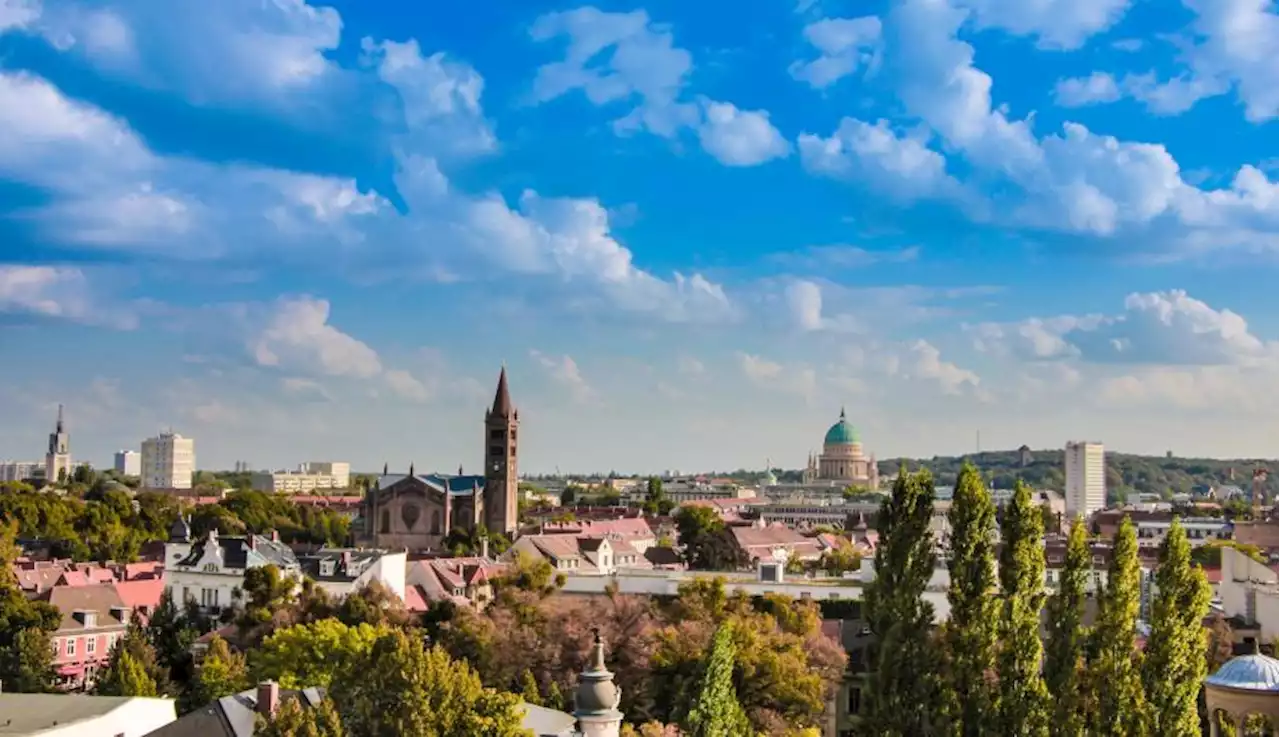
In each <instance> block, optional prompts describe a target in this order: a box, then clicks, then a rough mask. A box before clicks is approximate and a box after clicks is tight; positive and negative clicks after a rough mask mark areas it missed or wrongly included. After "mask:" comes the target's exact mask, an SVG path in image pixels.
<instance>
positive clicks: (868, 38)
mask: <svg viewBox="0 0 1280 737" xmlns="http://www.w3.org/2000/svg"><path fill="white" fill-rule="evenodd" d="M804 37H805V40H806V41H808V42H809V45H810V46H812V47H813V48H814V49H816V50H817V52H818V58H816V59H812V60H810V61H803V62H802V61H796V62H794V63H792V64H791V67H790V69H789V71H790V72H791V76H792V77H794V78H795V79H798V80H800V81H802V82H806V83H807V84H808V85H809V86H810V87H813V88H814V89H825V88H827V87H830V86H831V85H833V84H835V83H836V82H838V81H840V80H841V79H843V78H845V77H847V76H849V75H850V74H853V73H854V72H856V71H858V69H859V68H861V67H866V66H870V65H873V64H874V63H875V60H876V55H877V51H878V49H879V43H880V19H879V18H877V17H875V16H873V15H868V16H863V17H861V18H823V19H821V20H817V21H814V22H813V23H810V24H809V25H807V26H805V28H804Z"/></svg>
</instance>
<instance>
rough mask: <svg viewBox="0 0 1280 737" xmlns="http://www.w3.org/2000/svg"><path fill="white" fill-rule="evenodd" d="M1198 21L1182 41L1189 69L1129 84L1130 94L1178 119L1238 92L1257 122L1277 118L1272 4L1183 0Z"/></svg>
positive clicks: (1279, 51)
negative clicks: (1197, 106) (1202, 104)
mask: <svg viewBox="0 0 1280 737" xmlns="http://www.w3.org/2000/svg"><path fill="white" fill-rule="evenodd" d="M1182 4H1183V5H1184V6H1185V7H1186V8H1187V10H1190V11H1191V12H1192V13H1193V14H1195V19H1194V20H1193V21H1192V22H1191V24H1190V26H1189V27H1188V28H1187V29H1186V31H1185V32H1184V33H1183V35H1182V36H1181V37H1179V38H1178V39H1176V42H1177V45H1178V46H1179V48H1180V49H1181V51H1182V54H1181V57H1182V58H1181V61H1182V64H1183V69H1182V71H1180V72H1179V73H1178V74H1177V75H1176V76H1174V77H1171V78H1169V79H1165V80H1160V79H1158V78H1157V77H1156V75H1155V74H1154V73H1148V74H1145V75H1136V76H1134V77H1132V78H1131V79H1130V80H1128V83H1127V84H1126V88H1127V91H1128V92H1130V94H1132V95H1133V96H1134V97H1135V98H1137V99H1138V100H1140V101H1142V102H1143V103H1145V104H1146V105H1147V107H1148V108H1149V109H1150V110H1151V111H1152V112H1155V113H1158V114H1163V115H1176V114H1179V113H1182V112H1185V111H1187V110H1190V109H1191V108H1192V107H1193V106H1194V105H1195V104H1196V103H1197V102H1199V101H1200V100H1203V99H1205V98H1209V97H1216V96H1218V95H1224V94H1227V93H1228V92H1231V91H1232V90H1234V91H1235V93H1236V98H1237V99H1238V100H1239V101H1240V103H1241V104H1242V105H1243V106H1244V111H1245V117H1246V118H1247V119H1248V120H1250V121H1253V122H1255V123H1261V122H1263V121H1267V120H1271V119H1273V118H1275V117H1276V112H1277V106H1278V105H1280V71H1278V70H1277V65H1276V57H1277V55H1280V16H1278V15H1277V11H1276V6H1275V3H1274V2H1271V0H1183V2H1182Z"/></svg>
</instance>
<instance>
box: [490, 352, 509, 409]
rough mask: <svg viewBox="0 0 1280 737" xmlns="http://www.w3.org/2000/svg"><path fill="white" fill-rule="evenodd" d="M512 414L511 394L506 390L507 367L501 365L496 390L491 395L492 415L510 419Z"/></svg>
mask: <svg viewBox="0 0 1280 737" xmlns="http://www.w3.org/2000/svg"><path fill="white" fill-rule="evenodd" d="M511 413H512V407H511V393H510V391H508V390H507V365H506V364H505V363H504V364H503V365H502V373H500V374H498V390H497V391H496V392H494V395H493V410H492V414H494V415H496V416H498V417H510V416H511Z"/></svg>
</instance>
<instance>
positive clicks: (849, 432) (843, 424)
mask: <svg viewBox="0 0 1280 737" xmlns="http://www.w3.org/2000/svg"><path fill="white" fill-rule="evenodd" d="M860 442H862V438H860V437H859V436H858V430H857V428H855V427H854V426H853V425H850V424H849V421H848V420H846V419H845V418H844V410H843V409H842V410H840V421H839V422H837V423H836V424H834V425H832V426H831V429H830V430H827V436H826V437H825V438H823V440H822V443H823V445H853V444H854V443H860Z"/></svg>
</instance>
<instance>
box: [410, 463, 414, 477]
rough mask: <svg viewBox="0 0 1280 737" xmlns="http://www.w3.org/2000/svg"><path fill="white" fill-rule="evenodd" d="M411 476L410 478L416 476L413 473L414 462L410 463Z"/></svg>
mask: <svg viewBox="0 0 1280 737" xmlns="http://www.w3.org/2000/svg"><path fill="white" fill-rule="evenodd" d="M409 475H410V476H413V475H414V473H413V462H412V461H411V462H410V463H409Z"/></svg>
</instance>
